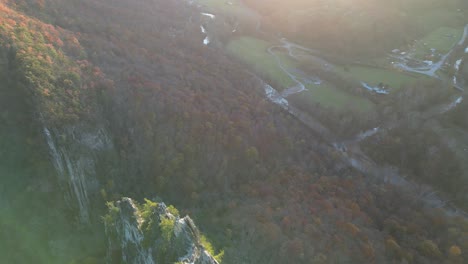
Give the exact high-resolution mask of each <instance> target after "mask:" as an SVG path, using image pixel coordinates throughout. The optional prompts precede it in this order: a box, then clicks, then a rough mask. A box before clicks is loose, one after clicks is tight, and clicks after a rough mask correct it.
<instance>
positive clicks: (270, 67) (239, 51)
mask: <svg viewBox="0 0 468 264" xmlns="http://www.w3.org/2000/svg"><path fill="white" fill-rule="evenodd" d="M271 46H273V44H271V43H269V42H267V41H264V40H260V39H256V38H252V37H240V38H237V39H234V40H232V41H231V42H229V44H228V45H227V46H226V49H227V51H228V52H229V53H230V54H231V55H233V56H235V57H237V58H239V59H240V60H241V61H243V62H245V63H247V64H248V65H250V66H252V67H253V70H254V71H255V72H257V73H259V74H260V75H263V76H265V77H267V78H270V79H271V80H273V81H275V82H277V83H278V84H279V85H281V86H283V87H290V86H293V85H295V84H296V83H295V82H294V81H293V80H292V79H291V78H290V77H289V76H288V75H287V74H286V73H285V72H284V71H283V70H282V69H281V68H280V67H279V66H278V64H277V62H276V60H275V58H274V57H273V56H272V55H271V54H269V53H268V48H269V47H271ZM278 57H279V58H280V59H281V62H282V64H283V65H284V66H285V67H288V68H289V67H292V66H293V65H294V62H293V61H292V60H291V59H289V58H288V57H286V55H283V54H278Z"/></svg>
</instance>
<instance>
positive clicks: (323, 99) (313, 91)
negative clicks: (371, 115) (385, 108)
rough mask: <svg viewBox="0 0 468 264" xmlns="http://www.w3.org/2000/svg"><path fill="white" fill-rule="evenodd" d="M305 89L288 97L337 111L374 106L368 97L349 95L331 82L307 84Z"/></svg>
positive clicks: (303, 103) (297, 101) (305, 103)
mask: <svg viewBox="0 0 468 264" xmlns="http://www.w3.org/2000/svg"><path fill="white" fill-rule="evenodd" d="M307 89H308V90H307V91H304V92H302V93H300V94H294V95H291V96H290V97H289V98H288V99H289V100H290V101H292V102H296V103H298V104H300V105H302V106H307V105H308V104H312V103H313V104H316V103H318V104H320V105H322V106H324V107H330V108H333V109H335V110H338V111H344V110H346V109H353V110H356V111H359V112H368V111H372V110H373V109H374V108H375V104H374V103H372V102H371V101H369V100H368V99H365V98H362V97H359V96H355V95H351V94H349V93H347V92H345V91H342V90H340V89H338V88H336V87H334V86H332V85H331V84H327V83H322V84H320V85H316V84H309V85H307Z"/></svg>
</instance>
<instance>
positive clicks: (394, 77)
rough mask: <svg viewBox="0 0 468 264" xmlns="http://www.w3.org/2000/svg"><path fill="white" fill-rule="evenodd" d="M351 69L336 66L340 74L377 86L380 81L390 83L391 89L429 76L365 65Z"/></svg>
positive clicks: (351, 67)
mask: <svg viewBox="0 0 468 264" xmlns="http://www.w3.org/2000/svg"><path fill="white" fill-rule="evenodd" d="M348 69H349V71H345V70H344V67H340V66H338V67H336V71H337V73H338V74H340V75H341V76H343V77H345V78H352V79H355V80H356V81H358V82H361V81H363V82H366V83H368V84H370V85H372V86H376V85H378V84H379V83H383V84H386V85H390V89H391V91H396V90H398V89H400V88H401V86H402V85H404V84H408V83H411V82H415V81H417V80H418V79H421V78H428V77H425V76H424V75H420V76H418V77H416V76H412V75H409V74H405V73H400V72H397V71H393V70H385V69H378V68H372V67H365V66H350V67H348Z"/></svg>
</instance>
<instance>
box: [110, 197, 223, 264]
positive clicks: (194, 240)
mask: <svg viewBox="0 0 468 264" xmlns="http://www.w3.org/2000/svg"><path fill="white" fill-rule="evenodd" d="M108 207H109V211H108V214H107V215H106V216H104V223H105V226H106V234H107V236H108V252H107V263H135V264H153V263H174V262H175V263H186V264H189V263H190V264H218V261H216V259H215V258H214V257H213V256H212V255H211V254H210V253H209V252H208V251H207V250H206V249H205V247H204V246H203V245H202V243H201V235H200V232H199V230H198V228H197V227H196V226H195V224H194V222H193V221H192V219H190V217H188V216H185V217H183V218H180V217H179V216H178V215H177V214H178V213H177V212H174V211H176V210H174V209H171V207H167V206H166V205H165V204H164V203H156V202H152V201H149V200H146V202H145V203H144V204H142V205H138V204H137V203H136V202H134V201H133V200H132V199H130V198H122V199H121V200H120V201H117V202H115V203H109V204H108ZM171 211H172V212H171Z"/></svg>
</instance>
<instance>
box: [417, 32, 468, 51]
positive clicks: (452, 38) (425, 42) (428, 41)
mask: <svg viewBox="0 0 468 264" xmlns="http://www.w3.org/2000/svg"><path fill="white" fill-rule="evenodd" d="M462 35H463V28H452V27H440V28H437V29H436V30H434V31H432V32H431V33H429V34H427V35H426V36H425V37H424V38H422V39H420V40H418V41H417V42H416V45H415V49H416V51H415V54H414V56H415V57H417V58H424V57H425V56H428V55H430V54H431V49H436V52H438V53H441V54H446V53H447V52H449V51H450V49H451V48H452V47H453V46H454V45H455V44H456V43H457V42H458V41H460V39H461V37H462Z"/></svg>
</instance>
